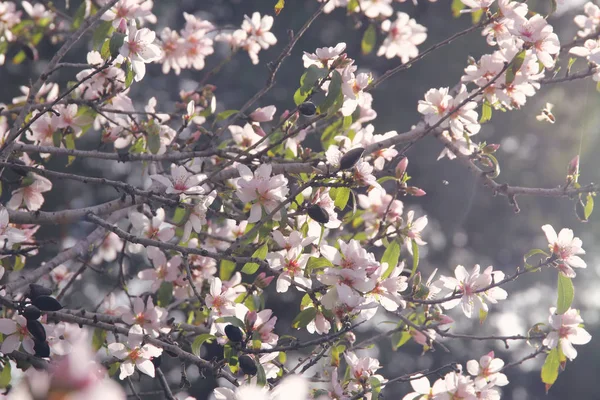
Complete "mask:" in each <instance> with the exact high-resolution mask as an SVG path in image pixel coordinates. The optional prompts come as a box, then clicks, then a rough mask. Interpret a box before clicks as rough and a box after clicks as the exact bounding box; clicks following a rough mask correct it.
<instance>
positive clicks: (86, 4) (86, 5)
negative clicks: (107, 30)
mask: <svg viewBox="0 0 600 400" xmlns="http://www.w3.org/2000/svg"><path fill="white" fill-rule="evenodd" d="M91 5H92V2H91V1H90V0H84V1H82V2H81V5H80V6H79V7H78V8H77V11H75V15H74V16H73V22H72V23H71V28H73V30H77V29H79V27H80V26H81V24H82V22H83V21H84V20H85V18H86V17H87V16H88V15H90V7H91ZM106 22H108V23H109V24H110V25H112V23H111V21H106Z"/></svg>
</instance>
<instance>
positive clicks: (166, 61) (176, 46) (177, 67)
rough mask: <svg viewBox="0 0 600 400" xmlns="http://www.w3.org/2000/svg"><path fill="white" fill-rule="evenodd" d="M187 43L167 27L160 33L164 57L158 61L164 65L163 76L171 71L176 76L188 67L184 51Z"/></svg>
mask: <svg viewBox="0 0 600 400" xmlns="http://www.w3.org/2000/svg"><path fill="white" fill-rule="evenodd" d="M184 44H185V41H184V39H183V38H181V36H179V33H177V31H174V30H171V28H168V27H165V28H163V30H162V31H161V32H160V49H161V53H162V57H161V58H160V59H159V60H158V62H159V63H161V64H162V72H163V74H168V73H169V71H170V70H171V69H173V72H175V75H179V74H180V73H181V68H183V67H185V66H186V65H187V59H186V57H185V50H184Z"/></svg>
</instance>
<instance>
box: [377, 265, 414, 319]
mask: <svg viewBox="0 0 600 400" xmlns="http://www.w3.org/2000/svg"><path fill="white" fill-rule="evenodd" d="M387 269H388V264H387V263H383V264H381V266H380V267H379V270H378V271H377V272H376V273H375V275H376V276H381V275H382V274H383V273H384V272H386V271H387ZM403 269H404V262H401V263H400V264H398V265H397V266H396V267H395V268H394V269H393V270H392V272H391V273H390V274H389V276H388V277H387V278H385V279H381V278H378V282H377V284H376V286H375V288H374V289H373V290H371V291H370V292H369V296H371V297H373V298H374V299H375V301H377V302H378V303H379V304H381V306H382V307H383V308H385V309H386V310H388V311H396V310H397V309H398V307H402V308H405V307H406V302H405V301H404V299H402V296H401V295H400V293H399V292H403V291H405V290H406V289H407V288H408V283H407V279H408V278H407V277H406V276H402V275H400V274H401V273H402V270H403Z"/></svg>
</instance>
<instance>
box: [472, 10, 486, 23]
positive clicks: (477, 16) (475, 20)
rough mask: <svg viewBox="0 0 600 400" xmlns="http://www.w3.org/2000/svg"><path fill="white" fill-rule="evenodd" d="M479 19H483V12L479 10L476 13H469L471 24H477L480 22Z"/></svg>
mask: <svg viewBox="0 0 600 400" xmlns="http://www.w3.org/2000/svg"><path fill="white" fill-rule="evenodd" d="M481 17H483V10H482V9H479V10H477V11H473V12H472V13H471V21H473V24H478V23H479V21H481Z"/></svg>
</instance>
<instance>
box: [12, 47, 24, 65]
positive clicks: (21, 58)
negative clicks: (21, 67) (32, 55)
mask: <svg viewBox="0 0 600 400" xmlns="http://www.w3.org/2000/svg"><path fill="white" fill-rule="evenodd" d="M26 58H27V55H26V54H25V52H24V51H23V50H21V51H19V52H18V53H17V54H16V55H15V56H14V57H13V59H12V63H13V64H15V65H17V64H21V63H22V62H23V61H25V59H26Z"/></svg>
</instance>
